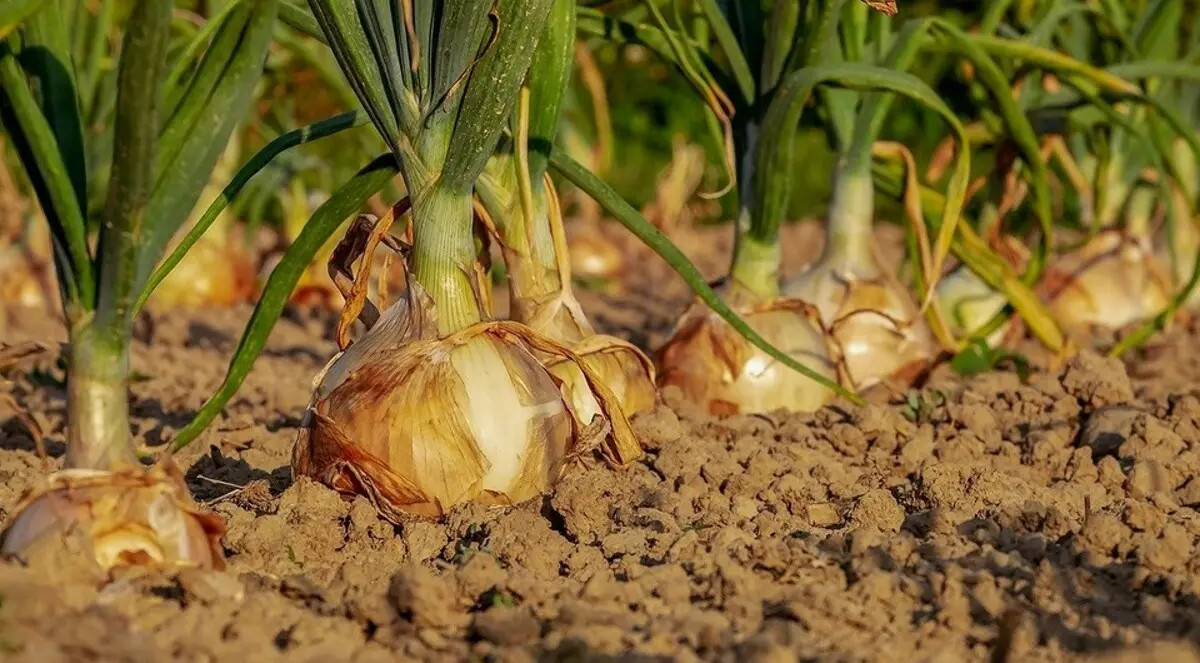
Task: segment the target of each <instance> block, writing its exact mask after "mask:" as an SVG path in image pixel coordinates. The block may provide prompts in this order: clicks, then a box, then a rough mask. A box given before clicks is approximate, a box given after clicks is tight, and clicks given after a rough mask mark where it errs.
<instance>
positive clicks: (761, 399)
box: [658, 285, 837, 415]
mask: <svg viewBox="0 0 1200 663" xmlns="http://www.w3.org/2000/svg"><path fill="white" fill-rule="evenodd" d="M722 291H723V296H724V297H725V300H726V301H727V302H728V303H729V305H730V307H731V308H733V309H734V311H736V312H737V313H738V314H739V315H741V316H742V319H743V320H745V321H746V323H747V324H748V325H750V327H751V328H753V329H754V330H755V331H756V332H758V333H759V335H761V336H762V337H763V338H765V339H766V340H767V341H768V342H769V343H771V344H772V345H774V346H775V347H777V348H779V349H780V350H782V351H784V352H785V353H787V354H788V355H789V356H791V357H793V358H794V359H795V360H796V361H798V362H800V363H802V364H804V365H806V366H808V367H809V368H812V369H814V370H816V371H817V372H819V373H820V374H822V375H824V376H826V377H828V378H830V379H831V380H834V379H836V377H837V370H836V368H835V365H834V363H833V361H832V360H831V359H830V356H829V353H828V350H827V349H826V346H825V340H824V333H823V331H822V329H821V325H820V322H819V320H816V314H815V311H813V310H812V309H811V308H809V307H807V306H805V305H804V304H803V303H801V302H798V301H794V300H786V299H781V300H775V301H768V302H757V301H756V300H755V298H754V297H752V296H750V295H748V294H747V293H745V292H744V291H743V290H742V289H741V288H740V287H738V286H736V285H733V286H730V287H726V288H723V289H722ZM658 365H659V384H660V385H663V386H666V385H674V386H676V387H679V388H680V389H681V390H682V391H683V394H684V396H685V397H686V398H688V399H689V400H691V401H693V402H695V403H698V404H700V405H701V406H703V407H704V408H705V409H706V410H707V411H708V412H709V413H710V414H714V415H729V414H737V413H747V412H769V411H771V410H776V409H780V408H784V409H789V410H795V411H799V412H811V411H814V410H817V409H819V408H820V407H821V406H823V405H824V404H825V403H827V402H829V400H830V399H831V398H832V397H833V392H832V391H830V390H829V389H828V388H826V387H824V386H822V385H820V384H818V383H816V382H814V381H813V380H811V379H810V378H808V377H805V376H804V375H801V374H800V373H798V372H796V371H794V370H792V369H791V368H789V367H787V366H785V365H783V364H780V363H779V362H778V361H776V360H775V359H774V358H772V357H771V356H770V355H767V354H766V353H764V352H763V351H761V350H759V349H758V348H757V347H755V346H754V345H752V344H751V343H750V342H749V341H747V340H746V339H745V338H743V337H742V336H741V335H740V334H738V333H737V331H735V330H734V329H733V328H732V327H730V326H729V325H728V324H727V323H726V322H725V321H724V320H723V319H721V318H720V317H719V316H718V315H717V314H716V313H714V312H713V311H712V310H711V309H709V308H708V306H706V305H705V304H704V303H703V302H700V301H696V302H695V303H693V304H692V306H691V308H689V309H688V311H687V312H686V313H685V314H684V315H683V317H682V318H681V319H680V320H679V322H678V323H677V324H676V327H675V331H674V333H673V334H672V336H671V339H670V340H669V341H667V343H666V345H665V346H663V348H662V350H660V351H659V361H658Z"/></svg>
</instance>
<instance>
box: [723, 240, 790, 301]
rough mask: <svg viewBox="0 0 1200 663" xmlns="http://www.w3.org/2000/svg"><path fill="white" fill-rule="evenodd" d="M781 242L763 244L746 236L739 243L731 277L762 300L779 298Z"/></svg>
mask: <svg viewBox="0 0 1200 663" xmlns="http://www.w3.org/2000/svg"><path fill="white" fill-rule="evenodd" d="M780 258H781V253H780V250H779V242H763V241H761V240H758V239H755V238H754V237H753V236H752V235H750V234H746V235H743V236H742V237H741V241H739V242H738V244H737V248H736V253H735V254H734V256H733V269H732V270H731V273H730V277H731V278H732V279H733V281H734V282H735V283H736V284H737V285H739V286H741V287H742V288H744V289H745V290H747V291H749V292H750V293H751V294H753V295H754V296H755V297H758V298H759V299H760V300H764V301H765V300H770V299H775V298H777V297H779V263H780Z"/></svg>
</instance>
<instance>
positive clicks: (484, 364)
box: [292, 283, 641, 521]
mask: <svg viewBox="0 0 1200 663" xmlns="http://www.w3.org/2000/svg"><path fill="white" fill-rule="evenodd" d="M408 296H409V298H407V299H401V300H399V301H397V302H396V303H395V304H393V305H392V306H391V307H389V308H388V309H387V310H386V311H385V313H384V315H383V316H382V317H381V318H380V319H379V322H378V323H377V324H376V325H375V326H374V327H373V328H372V329H371V330H370V331H368V332H367V334H366V335H365V336H364V337H363V338H362V339H361V340H359V341H357V342H356V343H354V344H353V345H351V346H350V347H349V348H348V349H347V350H346V351H345V352H343V353H342V354H340V355H339V356H337V357H336V358H335V359H334V360H333V361H332V362H331V363H330V365H329V366H328V367H327V369H326V371H325V372H324V374H323V375H322V376H321V378H320V379H319V382H318V384H317V386H316V389H315V391H314V397H313V403H312V405H311V406H310V408H309V411H308V414H307V415H306V421H305V423H304V424H303V426H302V428H301V431H300V435H299V437H298V439H297V444H296V449H295V451H294V453H293V457H292V468H293V471H294V472H295V473H296V475H297V476H300V475H304V476H310V477H313V478H315V479H317V480H319V481H322V482H323V483H325V484H326V485H328V486H330V487H332V488H334V489H336V490H338V491H341V492H343V493H346V494H361V495H366V496H367V497H368V498H369V499H371V501H372V502H373V503H374V504H375V506H376V507H377V508H378V509H379V511H380V513H382V514H383V515H384V516H385V517H387V518H389V519H391V520H393V521H400V520H402V519H403V518H404V514H406V513H407V514H412V515H418V516H438V515H441V514H442V513H444V512H445V510H446V509H449V508H450V507H452V506H454V505H456V504H460V503H463V502H467V501H477V502H481V503H485V504H493V505H505V504H515V503H518V502H522V501H524V500H527V499H529V498H531V497H534V496H537V495H539V494H541V493H543V492H545V491H546V490H548V489H549V488H550V486H551V485H553V483H554V482H555V481H556V480H557V479H558V477H559V475H560V474H561V472H562V471H563V468H564V464H565V463H566V461H567V460H568V459H569V457H570V456H571V455H572V454H574V453H581V452H582V451H583V450H585V449H586V448H587V447H589V446H590V445H591V444H593V443H597V442H599V440H598V439H589V436H591V435H604V433H603V432H597V431H596V430H595V429H594V428H593V427H589V426H588V425H589V424H591V423H593V422H592V421H591V420H585V419H583V418H582V416H581V415H580V413H577V412H573V411H572V408H573V405H572V399H570V398H568V397H567V396H565V395H564V393H563V391H562V389H560V387H559V385H558V384H557V383H556V381H555V380H554V379H553V378H552V377H551V375H550V373H549V372H548V371H547V370H546V369H545V368H544V367H543V365H542V363H541V362H540V361H539V360H538V358H537V356H536V354H537V353H556V354H560V355H563V356H566V357H567V358H568V359H571V360H573V361H576V362H578V357H576V356H573V355H571V354H570V353H569V352H564V349H563V348H562V347H561V346H556V344H554V343H553V342H550V341H548V340H547V339H544V338H540V337H538V336H537V335H536V334H535V333H533V332H532V331H531V330H529V329H528V328H526V327H524V326H522V325H519V324H516V323H511V322H485V323H479V324H476V325H473V326H471V327H468V328H466V329H464V330H462V331H460V332H457V333H455V334H452V335H450V336H447V337H443V338H439V337H437V332H436V324H432V323H431V321H432V320H433V317H432V315H433V313H432V308H431V304H430V303H429V300H428V298H427V297H426V296H425V295H424V293H423V292H422V291H421V289H420V286H418V285H416V284H415V283H413V284H412V286H411V290H410V291H409V293H408ZM413 301H416V302H419V305H417V306H413V305H412V302H413ZM583 372H584V374H585V377H586V378H587V381H588V384H589V386H590V387H591V388H592V390H593V393H594V394H595V396H596V399H597V401H598V402H599V403H600V404H601V406H602V407H601V409H602V410H603V416H604V417H605V418H606V419H607V421H608V423H609V424H610V425H611V432H610V435H609V436H608V438H607V441H606V442H603V443H601V449H602V451H604V452H605V454H606V456H607V457H608V458H609V459H610V460H612V461H614V462H616V463H618V464H624V463H628V462H631V461H632V460H634V459H635V458H636V457H637V456H638V455H640V453H641V452H640V448H639V447H638V446H637V442H636V440H635V439H634V438H633V435H632V431H631V430H630V429H629V427H628V422H627V421H626V420H625V418H624V416H623V415H622V414H621V413H620V409H619V407H618V406H616V404H615V397H614V396H613V394H612V392H611V391H610V390H609V389H608V388H607V387H605V386H604V385H603V383H601V382H600V381H599V380H598V379H597V378H596V376H595V375H594V373H593V372H592V371H591V369H590V368H584V369H583Z"/></svg>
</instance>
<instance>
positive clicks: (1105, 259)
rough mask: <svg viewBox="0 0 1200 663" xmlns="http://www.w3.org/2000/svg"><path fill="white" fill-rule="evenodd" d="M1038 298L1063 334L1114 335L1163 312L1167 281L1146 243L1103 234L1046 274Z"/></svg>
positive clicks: (1114, 233)
mask: <svg viewBox="0 0 1200 663" xmlns="http://www.w3.org/2000/svg"><path fill="white" fill-rule="evenodd" d="M1042 288H1043V292H1044V293H1045V297H1046V299H1047V303H1048V304H1049V306H1050V310H1051V311H1052V312H1053V313H1054V315H1055V317H1056V318H1057V319H1058V321H1059V322H1060V323H1061V324H1062V325H1063V327H1064V328H1066V329H1068V330H1072V331H1076V332H1086V331H1088V330H1089V329H1091V328H1094V327H1099V328H1104V329H1119V328H1121V327H1124V326H1126V325H1129V324H1133V323H1136V322H1140V321H1142V320H1147V319H1149V318H1151V317H1153V316H1155V315H1157V314H1159V313H1160V312H1162V311H1163V310H1165V309H1166V308H1167V306H1168V305H1169V304H1170V302H1171V297H1172V292H1173V291H1172V288H1171V279H1170V277H1169V275H1168V274H1167V273H1166V272H1165V270H1163V268H1162V266H1161V265H1160V264H1159V263H1158V261H1157V260H1156V259H1155V256H1154V254H1153V252H1152V250H1151V249H1150V247H1149V245H1148V243H1147V242H1145V241H1142V240H1139V239H1135V238H1131V237H1128V236H1126V234H1125V233H1123V232H1121V231H1120V230H1115V229H1114V230H1104V231H1101V232H1100V233H1099V234H1097V235H1096V236H1095V237H1093V238H1092V239H1091V240H1090V241H1088V242H1087V243H1086V244H1084V245H1083V246H1082V247H1080V248H1079V249H1077V250H1075V251H1072V252H1070V253H1068V254H1066V255H1064V256H1062V257H1061V258H1059V259H1058V260H1057V261H1056V262H1055V264H1054V265H1053V266H1052V267H1051V268H1050V269H1048V270H1047V271H1046V274H1045V276H1044V277H1043V281H1042Z"/></svg>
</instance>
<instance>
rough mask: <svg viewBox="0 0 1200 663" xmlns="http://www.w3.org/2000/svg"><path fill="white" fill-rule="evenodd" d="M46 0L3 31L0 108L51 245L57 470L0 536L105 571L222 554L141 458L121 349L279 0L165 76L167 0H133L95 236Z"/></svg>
mask: <svg viewBox="0 0 1200 663" xmlns="http://www.w3.org/2000/svg"><path fill="white" fill-rule="evenodd" d="M67 4H69V3H67ZM105 4H106V5H107V3H105ZM41 5H42V6H41V8H40V9H39V10H37V11H34V12H33V13H32V14H29V15H28V16H27V17H26V18H24V20H23V21H22V22H20V23H19V24H18V25H16V26H15V28H14V29H13V31H12V32H10V33H9V35H8V36H7V38H6V39H5V40H4V41H3V43H2V44H0V90H2V92H3V97H2V99H0V112H2V117H3V122H4V125H5V129H6V131H7V132H8V134H9V135H10V136H11V137H12V139H13V141H14V143H15V144H16V146H17V149H18V152H19V154H20V158H21V162H22V165H23V167H24V169H25V173H26V175H27V176H28V177H29V179H30V180H31V181H32V182H33V184H34V189H35V191H36V192H37V197H38V202H39V204H40V205H41V207H42V211H43V213H44V214H45V216H46V219H47V221H48V223H49V226H50V231H51V234H52V237H53V242H54V258H55V266H56V275H57V280H58V283H59V287H60V293H61V296H62V300H63V310H64V312H65V317H66V322H67V332H68V338H69V349H68V355H67V375H66V382H67V450H66V457H65V459H64V466H65V467H64V469H62V470H60V471H58V472H55V473H53V474H51V475H50V476H49V477H48V478H47V480H46V482H45V483H44V484H43V485H42V486H40V487H39V488H38V489H36V490H34V491H33V492H32V493H31V494H29V495H27V496H26V497H25V498H24V499H23V500H22V502H21V503H20V504H19V505H18V506H17V507H16V509H14V510H13V512H12V513H11V515H10V517H9V520H8V522H7V523H6V525H5V529H4V533H3V543H2V549H3V552H5V553H12V554H16V555H19V556H22V557H24V558H26V559H30V560H36V561H46V562H47V563H50V564H55V563H57V562H61V561H62V559H63V557H62V556H63V555H65V556H66V557H67V558H70V559H75V560H82V561H83V562H85V564H86V565H87V566H88V568H89V569H91V570H93V571H95V572H97V573H100V574H103V573H104V572H105V571H107V570H108V569H111V568H112V567H115V566H122V565H130V564H151V565H158V566H181V565H182V566H200V567H206V568H212V567H220V566H221V565H222V564H223V562H222V558H221V552H220V546H219V544H218V539H219V537H220V535H221V530H222V527H223V526H222V524H221V522H220V520H219V519H216V518H215V517H213V516H211V515H206V514H203V513H201V512H200V511H199V509H198V508H197V506H196V505H195V504H194V503H193V502H192V500H191V497H190V495H189V494H188V491H187V488H186V485H185V484H184V482H183V477H182V475H181V473H180V472H179V470H178V469H177V468H176V467H175V465H174V464H173V463H172V462H171V461H170V458H169V457H166V458H164V459H163V460H162V461H161V462H159V463H157V464H155V465H154V466H152V467H145V466H143V465H142V464H141V462H140V461H139V458H138V455H137V453H136V450H135V449H136V448H135V446H134V442H133V438H132V433H131V429H130V421H129V365H130V346H131V343H132V337H133V320H134V315H135V313H136V310H137V308H138V302H139V300H141V299H143V298H144V297H145V296H146V295H148V292H149V289H150V287H151V285H150V284H151V273H152V271H153V270H154V268H155V265H156V264H157V263H158V261H159V260H160V259H161V258H162V256H163V254H164V253H165V252H166V247H167V245H168V243H169V242H170V241H171V239H172V237H173V236H174V234H175V232H176V231H177V230H178V229H179V228H180V227H181V226H182V225H183V224H184V222H185V221H186V220H187V218H188V216H189V214H190V213H191V211H192V209H193V207H194V206H195V204H196V201H197V199H198V198H199V197H200V195H201V192H202V190H203V188H204V186H205V184H206V183H207V182H208V181H209V178H210V175H211V172H212V170H213V168H214V167H215V166H216V164H217V162H218V160H219V159H220V157H221V152H222V150H223V148H224V146H225V145H226V143H227V142H228V140H229V137H230V135H231V134H232V133H233V131H234V129H235V127H236V126H237V123H238V121H239V120H240V118H241V117H242V114H243V113H244V112H245V111H246V110H247V108H248V107H249V104H250V101H251V97H252V92H253V89H254V85H255V83H256V81H257V80H258V79H259V77H260V76H261V72H262V64H263V61H264V59H265V57H266V53H267V48H268V45H269V44H270V40H271V34H272V31H273V28H274V24H275V18H276V10H277V3H276V2H274V1H273V0H266V1H260V2H242V3H238V4H237V5H236V6H234V7H231V8H230V9H229V10H228V11H225V12H223V13H222V15H221V18H220V20H219V21H216V22H215V23H214V25H213V26H212V29H211V30H210V31H207V32H206V33H205V34H204V35H203V39H202V40H201V41H200V42H198V43H197V46H196V48H195V49H192V51H193V52H194V53H197V54H199V55H200V56H201V57H198V58H196V60H195V64H194V66H187V67H186V69H185V70H183V71H182V73H181V75H180V76H178V77H176V78H168V75H167V74H168V64H169V62H170V58H169V57H168V53H169V45H170V42H171V34H172V31H171V17H172V5H173V3H171V2H170V1H169V0H139V1H138V2H136V3H134V4H133V6H132V9H131V14H130V16H129V19H128V21H127V23H126V24H125V32H124V38H123V41H122V43H121V54H120V62H119V67H118V69H119V73H118V76H117V79H116V89H115V115H114V119H113V135H112V141H113V142H112V145H113V149H112V159H111V165H110V168H109V169H108V171H109V176H108V178H107V195H106V204H105V205H104V206H103V209H102V210H101V211H100V212H99V214H100V219H99V221H100V222H99V223H98V224H96V225H97V226H98V237H96V238H95V241H94V242H93V241H91V240H92V238H90V237H89V223H88V217H89V215H88V211H89V210H88V205H87V201H88V200H89V195H88V194H89V190H91V189H92V188H93V187H95V186H97V182H96V181H95V180H94V178H93V177H92V176H91V175H90V173H92V172H95V170H94V169H89V168H88V163H87V157H86V154H87V153H88V149H87V148H88V145H87V143H86V136H87V133H86V132H85V131H84V129H83V127H84V126H85V125H84V124H83V120H82V117H81V114H80V106H79V101H78V100H79V99H80V91H81V89H84V90H85V91H86V88H84V87H83V86H85V85H86V84H87V82H88V80H89V79H88V72H91V71H92V70H93V69H94V67H93V65H94V63H93V62H92V61H91V60H88V59H86V58H84V59H79V57H77V55H76V54H73V53H72V49H71V48H70V44H69V40H68V39H67V38H66V35H67V34H68V24H67V21H68V20H69V16H67V14H69V12H61V11H59V9H60V6H59V4H58V3H41ZM32 53H36V54H37V57H27V56H29V55H30V54H32ZM80 72H83V73H82V74H80ZM164 81H167V82H168V83H169V84H165V83H164ZM93 247H94V248H93ZM80 551H82V554H81V552H80Z"/></svg>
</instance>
